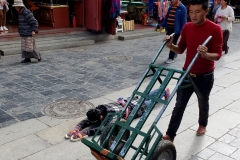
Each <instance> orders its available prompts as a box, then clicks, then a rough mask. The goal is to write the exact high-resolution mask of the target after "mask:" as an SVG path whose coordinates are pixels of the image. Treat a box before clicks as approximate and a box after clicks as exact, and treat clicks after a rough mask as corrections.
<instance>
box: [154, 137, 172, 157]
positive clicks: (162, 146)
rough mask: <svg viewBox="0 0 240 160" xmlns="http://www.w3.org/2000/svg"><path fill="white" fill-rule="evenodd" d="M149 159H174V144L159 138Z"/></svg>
mask: <svg viewBox="0 0 240 160" xmlns="http://www.w3.org/2000/svg"><path fill="white" fill-rule="evenodd" d="M150 160H176V148H175V146H174V145H173V143H172V142H170V141H168V140H161V141H160V142H159V144H158V146H157V148H156V149H155V151H154V152H153V155H152V156H151V157H150Z"/></svg>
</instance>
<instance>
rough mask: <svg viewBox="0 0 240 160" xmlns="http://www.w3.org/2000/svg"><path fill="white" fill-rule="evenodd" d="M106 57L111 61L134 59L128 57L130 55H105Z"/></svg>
mask: <svg viewBox="0 0 240 160" xmlns="http://www.w3.org/2000/svg"><path fill="white" fill-rule="evenodd" d="M104 59H105V60H106V61H110V62H124V61H129V60H132V57H128V56H107V57H104Z"/></svg>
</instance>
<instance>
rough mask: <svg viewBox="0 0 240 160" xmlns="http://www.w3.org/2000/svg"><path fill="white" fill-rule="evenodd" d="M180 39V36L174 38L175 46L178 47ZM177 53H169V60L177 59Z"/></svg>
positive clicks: (176, 35)
mask: <svg viewBox="0 0 240 160" xmlns="http://www.w3.org/2000/svg"><path fill="white" fill-rule="evenodd" d="M179 37H180V34H175V35H174V37H173V44H174V45H176V44H177V41H178V38H179ZM177 55H178V54H177V53H175V52H173V51H170V52H169V58H170V59H172V60H174V58H176V57H177Z"/></svg>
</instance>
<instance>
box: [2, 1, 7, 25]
mask: <svg viewBox="0 0 240 160" xmlns="http://www.w3.org/2000/svg"><path fill="white" fill-rule="evenodd" d="M2 12H3V17H2V26H3V27H5V28H6V12H7V8H6V6H5V5H4V6H3V10H2ZM5 28H3V29H4V30H5Z"/></svg>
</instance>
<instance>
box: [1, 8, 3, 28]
mask: <svg viewBox="0 0 240 160" xmlns="http://www.w3.org/2000/svg"><path fill="white" fill-rule="evenodd" d="M2 23H3V10H1V9H0V31H3V28H2V25H3V24H2Z"/></svg>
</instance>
